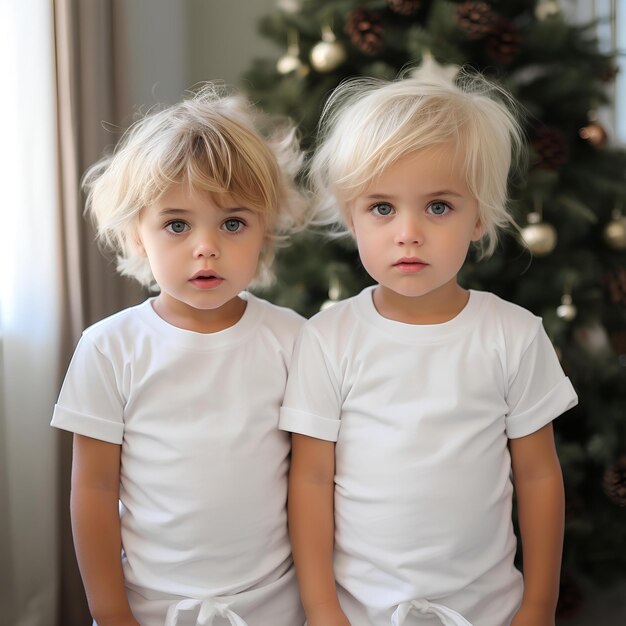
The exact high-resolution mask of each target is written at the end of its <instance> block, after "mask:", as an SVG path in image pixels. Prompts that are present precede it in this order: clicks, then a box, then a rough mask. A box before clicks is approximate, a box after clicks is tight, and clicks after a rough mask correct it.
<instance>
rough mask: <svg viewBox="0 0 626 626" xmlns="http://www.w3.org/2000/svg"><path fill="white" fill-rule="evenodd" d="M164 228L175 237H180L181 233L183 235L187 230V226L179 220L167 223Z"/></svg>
mask: <svg viewBox="0 0 626 626" xmlns="http://www.w3.org/2000/svg"><path fill="white" fill-rule="evenodd" d="M165 228H166V230H169V232H171V233H174V234H175V235H180V234H181V233H184V232H185V231H186V230H188V229H189V226H188V225H187V224H186V223H185V222H182V221H181V220H174V221H172V222H168V223H167V224H166V225H165Z"/></svg>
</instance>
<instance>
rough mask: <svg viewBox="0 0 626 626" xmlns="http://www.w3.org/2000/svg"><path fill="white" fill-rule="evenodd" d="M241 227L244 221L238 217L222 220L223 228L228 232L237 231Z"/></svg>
mask: <svg viewBox="0 0 626 626" xmlns="http://www.w3.org/2000/svg"><path fill="white" fill-rule="evenodd" d="M243 227H244V223H243V222H242V221H241V220H238V219H234V218H231V219H228V220H226V221H225V222H224V228H225V229H226V230H227V231H228V232H229V233H236V232H239V231H240V230H241V229H242V228H243Z"/></svg>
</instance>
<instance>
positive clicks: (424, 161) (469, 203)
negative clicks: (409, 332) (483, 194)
mask: <svg viewBox="0 0 626 626" xmlns="http://www.w3.org/2000/svg"><path fill="white" fill-rule="evenodd" d="M456 161H457V159H456V158H455V152H454V150H453V148H452V146H447V145H442V146H437V147H435V148H429V149H426V150H422V151H419V152H415V153H412V154H409V155H407V156H405V157H403V158H401V159H399V160H398V161H396V162H395V163H394V164H392V165H391V166H390V167H388V168H387V169H386V170H385V171H383V172H382V174H381V175H380V176H379V177H377V178H375V179H374V180H373V181H372V183H371V184H370V185H369V187H368V188H367V189H366V190H365V191H364V192H363V193H362V194H361V195H360V196H358V197H357V198H356V200H355V201H353V202H352V203H351V205H350V212H349V226H350V227H351V230H352V232H353V234H354V237H355V239H356V242H357V245H358V249H359V255H360V257H361V261H362V262H363V266H364V267H365V269H366V270H367V272H368V273H369V274H370V276H372V278H374V279H375V280H376V281H377V282H378V283H379V284H380V287H379V288H378V289H377V291H378V292H379V297H382V298H387V300H388V302H393V303H395V304H396V305H397V306H399V307H403V306H407V305H408V306H410V305H411V304H416V303H417V302H418V300H419V303H420V304H421V305H424V306H426V305H427V304H428V303H429V302H431V303H433V304H434V305H435V306H440V304H441V303H442V302H444V301H445V299H446V298H448V297H450V298H451V297H453V296H454V295H455V294H457V293H458V289H459V288H458V285H457V282H456V276H457V273H458V272H459V270H460V269H461V267H462V265H463V263H464V261H465V257H466V255H467V251H468V248H469V245H470V242H472V241H476V240H478V239H479V238H480V237H481V234H482V228H481V224H480V221H479V218H478V202H477V201H476V199H475V198H474V197H473V196H472V195H471V193H470V191H469V189H468V187H467V183H466V182H465V179H464V176H463V173H462V169H461V168H460V167H459V166H458V165H457V163H456Z"/></svg>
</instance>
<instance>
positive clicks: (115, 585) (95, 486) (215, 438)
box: [52, 84, 307, 626]
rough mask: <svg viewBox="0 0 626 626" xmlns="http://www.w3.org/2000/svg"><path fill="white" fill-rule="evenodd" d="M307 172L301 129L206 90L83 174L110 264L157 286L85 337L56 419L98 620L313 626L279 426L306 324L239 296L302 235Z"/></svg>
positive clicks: (139, 126) (131, 135)
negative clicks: (295, 556) (298, 568)
mask: <svg viewBox="0 0 626 626" xmlns="http://www.w3.org/2000/svg"><path fill="white" fill-rule="evenodd" d="M300 165H301V154H300V151H299V148H298V145H297V140H296V136H295V133H294V131H293V129H292V128H291V127H289V126H288V125H282V127H278V126H277V125H276V123H275V121H274V120H270V119H268V118H264V117H262V116H261V115H260V114H259V113H258V112H257V111H255V110H254V109H253V107H252V106H251V105H250V104H248V103H247V102H246V101H245V100H244V99H243V98H242V97H240V96H238V95H236V94H234V93H231V92H230V91H229V90H227V89H226V88H225V87H221V86H218V85H216V84H206V85H204V86H203V87H202V88H201V89H200V90H199V91H198V92H197V93H196V94H195V95H192V96H190V97H188V98H187V99H185V100H183V101H182V102H180V103H178V104H176V105H174V106H171V107H169V108H166V109H163V110H160V111H153V112H151V113H149V114H148V115H146V116H144V117H143V118H142V119H141V120H139V121H138V122H137V123H135V124H134V125H133V126H132V127H131V128H130V129H129V131H127V133H126V134H125V136H124V137H123V138H122V140H121V141H120V143H119V144H118V146H117V148H116V150H115V152H114V154H113V155H112V156H110V157H107V158H105V159H103V160H102V161H101V162H100V163H97V164H96V165H95V166H93V167H92V168H91V169H90V170H89V171H88V172H87V174H86V176H85V188H86V190H87V194H88V195H87V208H88V211H89V213H90V214H91V215H92V216H93V218H94V219H95V222H96V226H97V232H98V235H99V237H100V239H101V240H102V241H103V242H104V243H105V244H107V245H108V246H109V247H111V248H112V249H113V250H114V251H115V252H116V254H117V257H118V268H119V270H120V271H121V272H122V273H123V274H126V275H128V276H131V277H134V278H135V279H137V280H138V281H139V282H140V283H141V284H142V285H144V286H146V287H150V288H153V289H156V290H157V291H158V295H155V296H153V297H150V298H148V299H147V300H146V301H145V302H143V303H142V304H139V305H138V306H134V307H131V308H128V309H126V310H124V311H121V312H119V313H117V314H115V315H113V316H111V317H109V318H107V319H105V320H102V321H101V322H99V323H97V324H94V325H93V326H91V327H90V328H88V329H87V330H86V331H85V332H84V333H83V336H82V338H81V340H80V342H79V344H78V347H77V348H76V351H75V353H74V356H73V359H72V362H71V364H70V367H69V370H68V372H67V376H66V378H65V381H64V383H63V388H62V390H61V393H60V396H59V399H58V402H57V404H56V406H55V409H54V416H53V419H52V425H53V426H56V427H58V428H62V429H65V430H69V431H71V432H73V433H74V455H73V466H72V494H71V508H72V527H73V534H74V542H75V546H76V553H77V557H78V562H79V566H80V570H81V575H82V578H83V582H84V585H85V590H86V593H87V598H88V602H89V607H90V610H91V612H92V615H93V617H94V620H95V623H97V625H98V626H137V625H138V624H140V625H141V626H163V624H166V625H167V626H194V625H195V624H201V625H206V626H208V625H210V624H214V623H215V624H217V623H220V624H221V623H230V624H232V625H234V626H245V625H247V626H267V625H268V624H272V625H273V626H302V624H303V622H304V615H303V612H302V608H301V605H300V600H299V595H298V590H297V585H296V581H295V577H294V572H293V563H292V558H291V550H290V546H289V540H288V536H287V519H286V496H287V467H288V457H289V436H288V435H287V434H286V433H283V432H281V431H279V430H278V428H277V423H278V411H279V407H280V403H281V400H282V397H283V392H284V386H285V381H286V377H287V368H288V365H289V362H290V358H291V353H292V347H293V343H294V340H295V336H296V333H297V331H298V329H299V327H300V325H301V323H302V321H303V320H302V318H301V317H300V316H299V315H297V314H296V313H294V312H292V311H290V310H287V309H284V308H281V307H278V306H274V305H272V304H270V303H269V302H266V301H265V300H262V299H260V298H258V297H255V296H254V295H252V294H251V293H249V292H247V291H246V289H247V288H248V286H249V285H250V284H251V283H253V284H261V283H263V282H267V280H268V278H269V277H270V275H271V264H272V258H273V253H274V248H275V246H276V245H277V244H278V243H281V242H282V241H283V240H285V239H286V238H287V237H288V236H289V234H290V233H292V232H293V231H295V230H297V229H300V228H302V227H303V226H304V225H305V224H306V221H307V209H306V206H307V202H306V201H305V198H304V197H303V195H302V194H301V193H300V192H299V191H298V189H297V187H296V185H295V183H294V178H295V176H296V175H297V173H298V170H299V168H300ZM118 503H119V508H118Z"/></svg>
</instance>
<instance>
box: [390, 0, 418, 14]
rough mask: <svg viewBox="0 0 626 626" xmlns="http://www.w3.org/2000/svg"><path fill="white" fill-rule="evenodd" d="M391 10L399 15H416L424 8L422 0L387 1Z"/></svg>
mask: <svg viewBox="0 0 626 626" xmlns="http://www.w3.org/2000/svg"><path fill="white" fill-rule="evenodd" d="M387 2H388V3H389V8H390V9H391V10H392V11H393V12H394V13H398V14H399V15H406V16H407V17H409V16H411V15H415V14H416V13H417V12H418V11H419V10H420V9H421V8H422V0H387Z"/></svg>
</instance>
